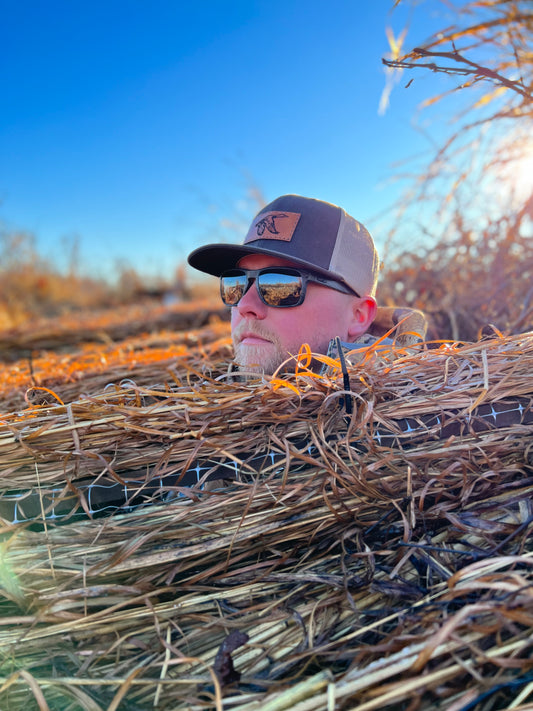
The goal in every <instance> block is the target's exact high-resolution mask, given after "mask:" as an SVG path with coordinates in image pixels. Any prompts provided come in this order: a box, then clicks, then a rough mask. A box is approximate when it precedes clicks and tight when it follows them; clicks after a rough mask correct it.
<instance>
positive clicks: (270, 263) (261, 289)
mask: <svg viewBox="0 0 533 711" xmlns="http://www.w3.org/2000/svg"><path fill="white" fill-rule="evenodd" d="M189 264H191V266H193V267H195V268H196V269H199V270H200V271H203V272H207V273H208V274H213V275H214V276H219V277H220V276H222V279H221V291H222V295H223V298H224V299H225V301H226V303H229V304H230V305H232V318H231V323H232V336H233V343H234V346H235V359H236V361H237V363H238V364H239V365H240V366H241V368H244V369H246V370H254V371H262V372H265V373H273V372H274V371H275V370H276V368H278V367H279V366H280V365H281V364H282V363H283V362H284V361H286V360H287V358H288V357H289V356H290V355H296V354H297V353H298V351H299V349H300V346H301V345H302V344H303V343H307V344H309V346H310V348H311V350H312V351H313V352H315V353H326V351H327V348H328V344H329V342H330V340H331V339H332V338H334V337H335V336H339V337H340V338H341V339H342V340H344V341H353V340H355V339H356V338H357V337H358V336H360V335H362V334H363V333H365V331H366V330H367V329H368V327H369V326H370V324H371V323H372V321H373V319H374V316H375V313H376V302H375V299H374V294H375V289H376V281H377V275H378V257H377V253H376V250H375V247H374V243H373V241H372V237H371V236H370V234H369V233H368V232H367V230H366V229H365V227H363V225H362V224H360V223H359V222H357V221H356V220H354V219H353V217H350V216H349V215H348V214H346V212H345V211H344V210H342V208H340V207H337V206H336V205H332V204H330V203H326V202H322V201H320V200H313V199H311V198H304V197H301V196H299V195H284V196H282V197H280V198H278V199H277V200H274V202H272V203H270V204H269V205H267V206H266V207H264V208H263V209H262V210H261V211H260V212H259V213H258V215H256V217H255V219H254V220H253V222H252V225H251V227H250V229H249V231H248V234H247V235H246V238H245V240H244V243H243V244H239V245H230V244H211V245H206V246H204V247H200V248H199V249H196V250H194V251H193V252H192V253H191V254H190V255H189ZM235 269H240V270H241V271H240V272H235V271H230V273H229V274H227V272H228V271H229V270H235ZM264 269H268V270H269V271H267V272H266V273H265V272H262V271H261V270H264ZM276 269H278V270H281V272H279V271H278V273H275V274H272V270H274V272H276ZM243 270H244V271H243ZM247 270H255V271H254V273H253V274H250V273H249V272H248V271H247ZM257 270H259V273H257ZM287 270H288V271H287ZM298 293H299V294H300V298H299V299H298V298H297V295H298ZM304 293H305V294H304ZM302 294H304V296H303V299H302ZM300 302H301V303H300ZM293 304H296V305H293Z"/></svg>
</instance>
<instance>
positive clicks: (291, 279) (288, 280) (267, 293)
mask: <svg viewBox="0 0 533 711" xmlns="http://www.w3.org/2000/svg"><path fill="white" fill-rule="evenodd" d="M258 288H259V291H260V293H261V296H262V298H263V299H264V301H265V303H267V304H268V305H269V306H297V305H298V304H299V303H300V298H301V295H302V279H301V277H299V276H298V275H296V274H294V275H293V274H260V275H259V278H258Z"/></svg>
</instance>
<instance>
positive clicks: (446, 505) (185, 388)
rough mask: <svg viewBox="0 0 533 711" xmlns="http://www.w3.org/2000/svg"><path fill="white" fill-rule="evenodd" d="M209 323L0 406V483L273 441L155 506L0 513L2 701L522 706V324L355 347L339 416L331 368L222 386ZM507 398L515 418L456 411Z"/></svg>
mask: <svg viewBox="0 0 533 711" xmlns="http://www.w3.org/2000/svg"><path fill="white" fill-rule="evenodd" d="M217 328H218V327H216V325H215V326H209V327H206V329H205V331H200V332H197V333H196V334H195V335H194V338H196V339H199V341H200V343H202V347H201V348H195V349H193V350H192V351H182V350H180V344H179V343H178V341H177V339H176V340H175V341H174V342H172V343H171V339H169V344H168V345H169V347H170V348H172V347H175V348H176V353H175V354H174V355H173V356H172V357H171V358H168V359H167V358H162V359H161V360H158V359H157V358H152V357H151V355H153V354H154V353H155V352H156V351H157V348H159V347H160V345H161V344H159V346H157V348H155V349H154V352H153V353H152V354H150V351H151V349H150V347H147V348H146V349H142V348H141V346H140V343H139V347H138V350H137V351H136V356H137V364H136V366H135V368H136V369H135V370H133V369H132V372H131V373H130V380H129V381H124V382H120V381H118V382H117V381H115V382H114V384H113V385H112V386H109V383H110V382H112V381H113V379H112V378H109V379H107V380H106V373H105V371H103V372H96V370H95V371H94V372H92V371H91V373H92V374H91V375H90V378H89V380H88V381H87V384H88V385H90V393H89V394H86V395H81V394H80V389H79V388H78V387H74V385H73V384H72V383H69V382H68V380H69V377H68V376H67V375H65V377H63V376H61V377H59V376H58V377H57V378H56V383H55V388H54V390H53V393H52V394H49V397H50V400H49V402H47V403H43V404H40V405H33V406H31V407H26V408H25V409H21V410H19V411H18V412H15V411H10V412H9V414H7V415H5V416H4V417H3V425H2V427H1V430H0V461H1V462H2V490H3V492H6V491H13V490H15V489H16V490H24V489H29V488H34V489H35V490H36V491H39V490H40V492H41V495H43V492H44V491H45V490H46V489H47V487H52V486H56V485H59V486H64V485H65V481H70V482H71V491H72V487H76V486H80V483H82V482H84V481H87V480H88V479H91V478H92V479H96V478H98V477H108V478H113V477H115V478H116V479H121V478H122V477H125V476H127V475H128V472H132V471H133V472H137V473H138V472H139V471H142V472H144V475H145V476H146V477H148V478H149V477H150V476H151V475H152V474H153V473H154V472H157V473H158V474H168V475H170V474H173V473H174V474H175V473H176V472H178V473H179V472H181V471H182V470H183V469H184V468H186V467H187V466H189V465H190V463H191V462H192V461H196V460H197V459H199V460H207V459H210V460H218V461H221V460H224V459H225V458H238V459H239V460H243V461H245V462H246V461H249V460H250V458H251V457H253V456H254V455H257V454H259V453H261V452H265V451H276V452H277V453H278V456H277V462H276V464H275V465H272V466H270V467H264V468H263V470H262V471H261V472H260V473H259V474H257V473H256V472H255V471H254V470H253V469H252V468H251V467H248V466H247V465H246V464H243V470H244V471H248V472H249V476H248V477H247V478H246V481H241V482H235V483H233V484H232V485H231V486H230V487H228V488H224V489H221V490H214V491H208V490H201V489H200V488H197V489H193V490H190V492H189V494H188V496H185V497H183V498H181V499H178V500H174V501H170V502H168V503H166V504H163V505H161V504H153V505H150V506H145V507H138V508H135V509H134V510H132V511H127V512H120V511H118V512H116V513H114V514H113V515H110V516H106V517H103V518H102V517H100V518H95V519H92V520H90V519H87V518H86V519H85V520H74V521H72V522H71V523H68V524H67V525H56V526H54V525H53V524H52V522H51V521H47V522H46V524H45V525H44V526H43V524H42V523H41V525H40V526H37V525H36V524H35V523H34V524H31V525H27V524H19V525H16V526H11V525H9V524H8V523H6V524H5V526H4V528H3V531H2V543H1V546H2V563H1V567H0V580H1V593H2V599H1V601H0V607H1V610H2V617H1V618H0V623H1V625H0V649H1V654H2V657H1V659H2V668H1V670H0V675H1V677H0V699H1V702H0V706H1V708H6V709H10V710H12V711H18V710H19V709H22V708H24V709H25V710H26V709H27V710H29V709H31V708H39V709H46V708H49V709H58V710H61V711H66V710H68V709H91V710H93V711H96V710H97V709H102V710H103V709H124V710H127V709H131V710H133V709H135V710H137V709H150V708H157V709H169V710H170V709H172V710H174V709H208V708H213V709H222V708H224V709H229V708H234V709H239V711H256V710H257V711H259V710H261V711H263V710H264V709H267V710H270V711H274V710H276V711H278V710H281V709H291V711H292V710H293V709H294V710H296V711H305V710H308V711H318V710H320V711H322V710H324V711H326V710H328V711H329V710H330V709H338V710H347V709H355V708H357V709H365V710H366V709H368V710H370V709H385V708H387V709H389V708H390V709H395V710H396V709H398V710H400V709H405V710H409V711H410V710H411V709H412V710H413V711H414V710H415V709H421V710H423V711H426V710H427V711H429V709H434V708H437V707H438V708H445V709H448V710H450V711H451V710H459V709H461V710H462V711H466V710H467V709H472V710H475V711H489V710H490V711H493V709H503V708H517V709H520V708H527V707H528V704H531V702H532V699H533V669H532V666H533V664H532V662H531V656H532V655H531V651H532V650H531V645H532V639H533V592H532V591H533V586H532V583H533V576H532V562H533V559H532V548H531V528H532V521H533V518H532V517H533V510H532V504H531V500H532V493H533V477H532V464H533V462H532V454H531V445H530V443H531V434H532V430H533V424H532V420H531V405H530V403H531V399H532V397H533V385H532V382H531V372H532V365H533V337H532V336H531V335H526V336H512V337H511V336H509V337H505V338H498V339H488V340H486V341H483V342H480V343H476V344H470V345H458V344H455V345H453V344H442V345H440V346H439V347H436V348H434V349H432V350H428V351H425V352H419V353H412V352H409V353H408V352H407V351H405V352H401V351H400V352H397V353H395V355H396V356H397V357H398V358H397V360H395V361H392V360H391V359H390V358H389V356H388V354H387V352H386V351H379V350H378V351H370V352H369V353H368V357H367V358H366V359H365V360H364V361H363V362H362V363H360V364H359V365H357V366H354V367H353V369H352V370H351V373H350V382H351V391H352V393H353V397H354V403H355V408H354V413H353V415H352V416H351V417H350V418H346V414H345V412H344V410H343V409H342V408H341V407H340V406H339V404H340V401H341V399H342V397H343V396H344V392H343V389H342V377H341V374H340V372H339V367H338V365H337V366H334V367H332V370H331V372H330V374H329V375H328V376H327V377H316V376H313V375H312V374H311V373H309V372H307V371H306V370H305V368H303V367H302V368H301V370H300V371H299V372H297V373H293V374H287V375H286V376H284V377H283V378H275V379H272V380H269V381H266V382H261V381H256V382H254V383H250V382H249V383H242V382H232V381H230V380H228V378H227V373H226V361H227V339H224V337H223V336H224V333H222V332H221V331H220V330H217ZM221 328H222V329H223V327H221ZM165 337H166V336H165ZM189 337H190V338H192V336H189ZM186 342H187V339H186V338H184V340H183V342H182V344H181V345H183V344H186ZM436 345H438V344H436ZM167 353H168V351H167ZM76 357H78V358H81V359H82V358H83V356H82V354H78V356H76ZM72 358H74V355H72ZM120 368H121V366H120V364H117V373H118V372H119V371H120ZM65 372H66V371H65ZM106 385H108V387H106ZM9 397H12V396H9ZM517 397H520V398H521V402H522V403H524V407H523V412H522V416H521V424H519V423H517V422H516V421H514V422H510V423H508V424H507V425H506V426H502V427H498V428H495V427H492V426H489V427H488V428H484V429H479V428H477V427H476V426H475V423H476V420H475V418H472V415H475V414H476V413H480V412H481V408H483V407H484V406H486V405H487V403H499V404H500V405H501V404H502V403H503V404H505V403H512V402H514V401H516V398H517ZM59 399H61V400H62V401H63V404H61V403H60V402H59ZM6 402H11V401H10V400H9V398H8V400H7V401H6ZM436 415H437V416H438V417H440V418H441V422H444V423H445V424H446V426H448V427H451V428H452V429H451V430H449V431H450V432H455V431H456V432H457V433H456V434H453V433H452V434H450V435H449V436H447V437H446V438H445V439H442V438H440V437H439V436H438V435H439V432H440V429H439V428H440V425H439V426H437V425H435V424H434V423H433V424H431V422H432V418H433V417H434V416H436ZM406 417H409V418H410V420H409V421H410V422H411V423H412V424H416V431H415V432H411V433H410V432H403V431H402V430H403V429H405V428H404V427H402V422H405V418H406ZM485 422H486V423H488V424H489V425H490V418H489V419H488V420H485ZM454 427H455V428H456V429H455V430H454V429H453V428H454ZM457 428H458V429H457ZM386 430H387V431H391V432H393V433H394V432H396V433H397V436H396V437H395V441H394V443H393V445H392V444H391V443H390V442H389V443H388V444H387V443H386V440H385V439H383V438H382V439H379V438H378V437H377V436H376V435H377V433H379V432H381V433H383V432H385V431H386ZM304 442H311V443H312V447H311V449H309V447H308V446H305V444H304ZM183 493H184V492H183Z"/></svg>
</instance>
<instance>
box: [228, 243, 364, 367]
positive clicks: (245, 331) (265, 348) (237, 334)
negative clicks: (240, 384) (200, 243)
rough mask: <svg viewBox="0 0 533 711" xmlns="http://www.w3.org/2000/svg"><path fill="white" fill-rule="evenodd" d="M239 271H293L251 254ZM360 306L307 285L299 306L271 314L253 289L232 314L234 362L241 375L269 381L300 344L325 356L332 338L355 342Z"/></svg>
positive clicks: (284, 261)
mask: <svg viewBox="0 0 533 711" xmlns="http://www.w3.org/2000/svg"><path fill="white" fill-rule="evenodd" d="M238 266H239V267H242V268H244V269H264V268H266V267H294V266H297V265H295V264H294V263H292V262H290V261H289V260H287V259H281V258H277V257H270V256H266V255H260V254H249V255H248V256H246V257H243V258H242V259H241V260H240V261H239V264H238ZM359 301H361V300H360V299H358V297H355V296H351V295H349V294H343V293H341V292H339V291H335V290H334V289H330V288H328V287H326V286H322V285H320V284H314V283H308V284H307V293H306V296H305V299H304V302H303V303H302V304H300V306H294V307H291V308H275V307H272V306H267V305H266V304H264V303H263V302H262V301H261V299H260V298H259V294H258V293H257V288H256V285H255V283H253V284H252V286H251V287H250V289H249V290H248V291H247V292H246V294H245V295H244V296H243V297H242V299H241V300H240V302H239V304H238V305H237V306H234V307H233V308H232V309H231V333H232V337H233V346H234V350H235V360H236V362H237V363H238V364H239V366H241V368H242V369H243V370H247V371H254V372H264V373H267V374H270V375H271V374H272V373H273V372H274V371H275V370H276V369H277V368H278V367H279V366H280V365H281V364H282V363H284V362H285V361H286V360H287V358H289V356H290V355H296V354H297V353H298V351H299V350H300V346H301V345H302V344H303V343H307V344H309V346H310V348H311V351H313V352H314V353H326V352H327V348H328V345H329V342H330V340H331V339H332V338H334V337H335V336H339V337H340V338H341V339H342V340H349V338H350V337H353V336H354V305H356V304H357V303H358V302H359ZM355 320H357V317H355ZM365 328H366V325H365V326H361V328H360V330H359V332H360V333H363V332H364V330H365ZM355 331H357V326H356V327H355ZM292 366H294V362H292Z"/></svg>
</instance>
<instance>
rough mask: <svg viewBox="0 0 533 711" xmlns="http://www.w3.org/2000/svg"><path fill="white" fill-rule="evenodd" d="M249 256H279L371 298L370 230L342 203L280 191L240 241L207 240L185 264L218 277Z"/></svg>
mask: <svg viewBox="0 0 533 711" xmlns="http://www.w3.org/2000/svg"><path fill="white" fill-rule="evenodd" d="M248 254H265V255H269V256H273V257H282V258H284V259H289V260H290V261H291V262H294V263H295V265H297V266H300V267H305V268H307V269H310V270H312V271H314V272H317V273H318V274H322V275H324V276H328V277H330V278H332V279H336V280H337V281H340V282H342V283H343V284H346V285H347V286H349V287H350V288H351V289H352V290H353V291H355V292H356V293H357V294H359V296H374V294H375V291H376V282H377V276H378V270H379V260H378V255H377V252H376V248H375V246H374V241H373V240H372V237H371V236H370V233H369V232H368V230H367V229H366V228H365V227H364V226H363V225H362V224H361V223H360V222H358V221H357V220H354V218H353V217H351V216H350V215H348V214H347V213H346V212H345V211H344V210H343V209H342V208H341V207H338V206H337V205H332V204H331V203H329V202H323V201H322V200H315V199H313V198H306V197H302V196H300V195H282V196H281V197H279V198H277V199H276V200H274V201H273V202H271V203H270V204H268V205H266V206H265V207H264V208H263V209H262V210H260V212H259V213H258V214H257V215H256V216H255V218H254V220H253V222H252V224H251V226H250V229H249V230H248V234H247V235H246V237H245V238H244V242H243V243H242V244H226V243H222V244H207V245H205V246H203V247H198V249H195V250H194V251H193V252H191V254H189V257H188V262H189V264H190V265H191V266H192V267H194V268H195V269H198V270H199V271H201V272H206V273H207V274H212V275H213V276H220V275H221V274H222V273H223V272H225V271H226V270H227V269H233V268H234V267H235V266H236V265H237V263H238V261H239V260H240V259H241V258H242V257H245V256H246V255H248Z"/></svg>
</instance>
